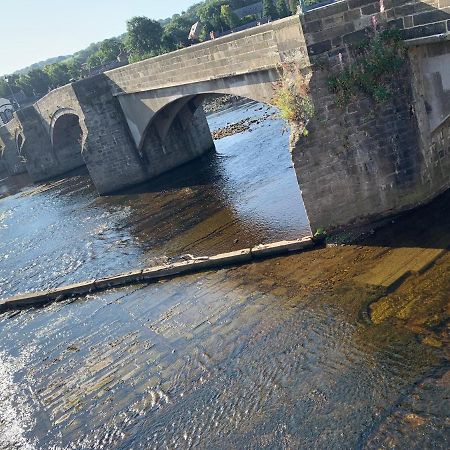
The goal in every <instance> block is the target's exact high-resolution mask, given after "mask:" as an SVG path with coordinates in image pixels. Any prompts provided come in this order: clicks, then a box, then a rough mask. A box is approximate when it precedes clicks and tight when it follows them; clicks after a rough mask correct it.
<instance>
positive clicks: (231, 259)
mask: <svg viewBox="0 0 450 450" xmlns="http://www.w3.org/2000/svg"><path fill="white" fill-rule="evenodd" d="M320 242H321V239H314V238H312V237H305V238H303V239H299V240H295V241H280V242H274V243H271V244H261V245H258V246H256V247H253V248H245V249H242V250H237V251H234V252H230V253H221V254H219V255H215V256H205V257H197V258H194V257H191V258H189V259H188V260H184V261H180V262H175V263H173V264H166V265H164V266H156V267H150V268H147V269H137V270H133V271H130V272H126V273H122V274H117V275H111V276H109V277H105V278H101V279H99V280H89V281H84V282H81V283H76V284H72V285H68V286H63V287H59V288H56V289H48V290H45V291H38V292H31V293H28V294H21V295H17V296H15V297H11V298H8V299H6V300H2V301H0V312H1V311H5V310H10V309H16V308H24V307H32V306H40V305H44V304H46V303H49V302H52V301H61V300H64V299H66V298H69V297H81V296H84V295H87V294H91V293H93V292H100V291H105V290H108V289H112V288H117V287H121V286H126V285H129V284H137V283H152V282H157V281H161V280H164V279H169V278H173V277H179V276H183V275H186V274H190V273H196V272H204V271H208V270H217V269H220V268H223V267H229V266H238V265H242V264H249V263H251V262H253V261H260V260H263V259H267V258H273V257H276V256H282V255H286V254H289V253H294V252H300V251H305V250H308V249H311V248H312V247H314V246H315V245H316V244H319V243H320Z"/></svg>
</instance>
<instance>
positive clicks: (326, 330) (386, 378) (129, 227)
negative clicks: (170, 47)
mask: <svg viewBox="0 0 450 450" xmlns="http://www.w3.org/2000/svg"><path fill="white" fill-rule="evenodd" d="M260 108H261V106H260V105H251V106H249V105H246V106H241V107H239V108H237V109H235V110H233V111H228V112H226V113H221V114H218V115H215V116H212V117H211V118H210V121H211V128H212V129H215V128H219V127H223V126H224V125H226V124H227V123H231V122H236V121H238V120H241V119H242V118H245V117H247V116H248V115H251V116H254V115H262V114H263V113H265V109H263V110H261V109H260ZM283 126H284V125H283V123H282V122H281V121H279V120H277V119H273V118H272V119H268V120H266V121H264V122H263V123H260V124H256V125H253V127H252V131H250V132H246V133H243V134H239V135H235V136H231V137H229V138H225V139H223V140H220V141H218V142H217V154H214V153H212V154H210V155H207V156H205V157H204V158H202V159H201V160H200V161H197V162H195V163H193V164H190V165H189V166H187V167H185V168H183V169H181V170H179V171H176V172H174V173H171V174H168V175H167V176H165V177H162V178H161V179H159V180H157V181H155V182H153V183H150V184H148V185H145V186H140V187H137V188H136V189H134V190H133V191H129V192H126V193H121V194H118V195H114V196H110V197H105V198H98V197H97V195H96V194H95V192H94V190H93V188H92V186H91V184H90V182H89V179H88V178H87V176H86V175H85V174H77V175H76V174H74V175H73V177H72V178H71V179H69V180H64V181H60V182H53V183H49V184H46V185H43V186H40V187H38V188H36V187H33V188H25V189H24V190H22V191H20V192H18V193H16V194H14V195H10V196H8V197H5V198H3V199H2V200H0V236H1V239H0V247H1V254H0V258H2V260H1V263H0V264H1V265H0V277H1V289H2V294H1V295H2V296H6V295H10V294H13V293H15V292H19V291H24V290H28V289H34V288H42V287H43V286H51V285H57V284H60V283H66V282H69V281H72V280H78V279H83V278H86V277H95V276H98V275H101V274H105V273H110V272H111V271H122V270H125V269H128V268H131V267H136V266H140V265H143V264H150V263H152V262H154V261H155V260H157V259H158V258H159V259H163V258H165V257H172V256H176V255H179V254H181V253H186V252H189V253H195V254H206V253H216V252H218V251H223V250H229V249H230V248H241V247H243V246H245V245H248V244H249V243H258V242H262V241H271V240H275V239H284V238H293V237H298V236H301V235H304V234H307V233H308V232H309V230H308V225H307V220H306V217H305V212H304V210H303V208H302V206H301V201H300V194H299V191H298V187H297V185H296V181H295V174H294V172H293V169H292V165H291V162H290V156H289V153H288V151H287V141H288V135H287V133H284V134H283V132H282V130H283ZM16 188H17V187H10V188H8V189H10V190H14V189H16ZM328 250H330V251H328ZM331 250H332V249H325V250H324V252H323V253H321V256H320V255H316V254H315V252H310V253H307V254H303V255H292V256H290V257H287V258H280V259H276V260H268V261H264V262H261V263H258V264H251V265H248V266H243V267H238V268H231V269H226V270H220V271H215V272H208V273H204V274H196V275H190V276H186V277H182V278H178V279H174V280H170V281H166V282H161V283H156V284H152V285H146V286H144V285H137V286H129V287H126V288H121V289H117V290H112V291H109V292H106V293H102V294H99V295H97V294H96V295H90V296H88V297H87V298H82V299H77V298H74V299H71V300H68V301H65V302H62V303H54V304H50V305H47V306H46V307H44V308H37V309H29V310H24V311H15V312H7V313H4V314H1V315H0V383H1V389H0V449H11V448H17V449H39V450H41V449H86V450H88V449H89V450H90V449H165V448H168V449H188V448H209V449H219V448H227V449H228V448H233V449H243V448H252V449H261V448H274V449H298V448H302V449H303V448H304V449H310V448H314V449H315V448H317V449H353V448H361V449H362V448H371V449H372V448H373V449H378V448H418V449H419V448H420V449H424V448H448V445H447V444H448V438H447V434H446V432H447V431H448V419H447V413H448V408H447V406H446V402H445V401H442V399H443V398H445V396H447V397H448V390H447V387H448V384H447V382H448V380H447V381H446V378H445V377H447V378H448V372H446V370H445V365H444V366H443V365H442V360H441V356H440V354H439V353H438V352H437V351H436V350H435V349H432V348H430V347H427V346H424V345H422V344H421V343H420V342H419V341H418V340H417V338H416V336H415V335H413V334H412V333H410V332H407V331H405V330H399V329H397V328H395V327H393V326H392V325H391V324H382V325H379V326H374V325H372V324H370V323H369V321H368V320H367V317H366V315H365V313H364V311H366V306H365V305H367V303H368V301H370V299H373V298H374V297H375V296H376V295H377V292H376V291H374V290H373V289H371V288H369V287H364V286H361V285H358V286H356V285H353V284H351V283H350V282H345V281H343V282H342V283H340V281H339V279H338V280H337V281H336V279H335V278H336V277H338V278H339V276H337V275H335V273H336V264H335V265H333V264H330V263H329V262H328V261H329V260H330V259H331V258H342V261H345V260H344V256H346V258H347V260H348V258H349V257H351V255H352V254H353V253H352V252H353V250H352V249H351V248H348V247H343V249H342V251H341V253H337V254H336V253H332V252H331ZM358 258H360V259H359V260H358V262H357V263H356V264H355V267H356V265H357V264H363V263H364V261H363V260H362V259H361V257H360V256H358ZM355 267H353V268H350V267H349V268H348V270H353V271H355V273H356V270H357V269H355ZM331 279H333V280H334V284H331V282H330V280H331Z"/></svg>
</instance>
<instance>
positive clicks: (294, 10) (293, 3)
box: [289, 0, 299, 14]
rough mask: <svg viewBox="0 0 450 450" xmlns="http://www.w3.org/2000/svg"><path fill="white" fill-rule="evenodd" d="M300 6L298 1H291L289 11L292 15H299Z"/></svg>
mask: <svg viewBox="0 0 450 450" xmlns="http://www.w3.org/2000/svg"><path fill="white" fill-rule="evenodd" d="M298 5H299V1H298V0H289V10H290V11H291V14H296V13H297V8H298Z"/></svg>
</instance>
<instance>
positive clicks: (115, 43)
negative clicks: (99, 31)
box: [97, 38, 123, 64]
mask: <svg viewBox="0 0 450 450" xmlns="http://www.w3.org/2000/svg"><path fill="white" fill-rule="evenodd" d="M122 50H123V43H122V42H121V41H120V40H119V39H117V38H111V39H105V40H104V41H102V42H101V44H100V48H99V50H98V52H97V54H98V57H99V59H100V63H101V64H105V63H107V62H110V61H115V60H117V57H118V56H119V55H120V53H121V52H122Z"/></svg>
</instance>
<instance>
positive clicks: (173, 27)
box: [162, 14, 197, 50]
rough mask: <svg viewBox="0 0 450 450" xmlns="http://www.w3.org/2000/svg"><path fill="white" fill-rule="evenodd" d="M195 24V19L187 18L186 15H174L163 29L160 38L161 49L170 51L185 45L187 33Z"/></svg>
mask: <svg viewBox="0 0 450 450" xmlns="http://www.w3.org/2000/svg"><path fill="white" fill-rule="evenodd" d="M195 22H197V20H195V18H189V17H188V16H187V15H181V16H180V15H179V14H177V15H175V16H173V17H172V19H171V20H170V22H169V23H168V24H167V25H166V26H165V27H164V34H163V37H162V44H163V48H164V49H166V50H172V49H175V48H177V47H179V46H183V45H187V43H188V36H189V31H190V30H191V27H192V25H193V24H194V23H195Z"/></svg>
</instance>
